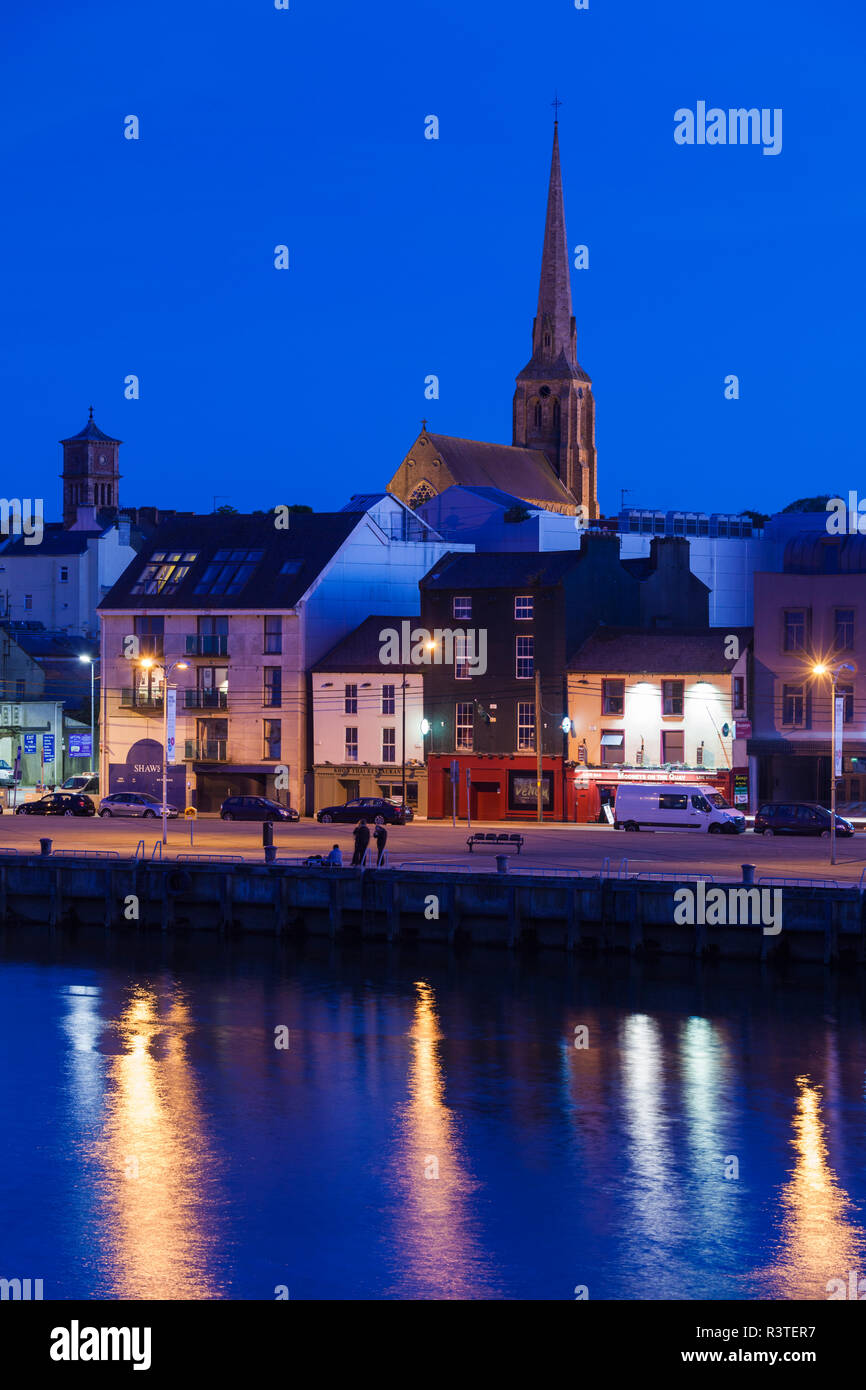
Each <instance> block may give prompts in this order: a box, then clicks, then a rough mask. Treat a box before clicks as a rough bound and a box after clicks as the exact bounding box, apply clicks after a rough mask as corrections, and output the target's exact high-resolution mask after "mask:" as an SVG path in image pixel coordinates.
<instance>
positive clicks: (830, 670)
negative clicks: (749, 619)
mask: <svg viewBox="0 0 866 1390" xmlns="http://www.w3.org/2000/svg"><path fill="white" fill-rule="evenodd" d="M856 670H857V668H856V666H854V665H852V663H851V662H850V661H840V662H839V663H838V665H836V666H828V665H827V663H826V662H824V661H818V662H816V664H815V665H814V666H813V667H812V675H813V676H829V677H830V863H831V864H835V863H836V776H837V773H836V682H837V680H838V678H839V674H840V672H842V671H844V672H845V673H846V674H848V675H854V674H855V673H856ZM843 724H844V713H843ZM839 732H840V739H839V751H840V754H841V745H842V739H841V732H842V731H841V729H840V731H839ZM840 763H841V758H840ZM841 771H842V768H841V766H840V767H839V772H840V773H841Z"/></svg>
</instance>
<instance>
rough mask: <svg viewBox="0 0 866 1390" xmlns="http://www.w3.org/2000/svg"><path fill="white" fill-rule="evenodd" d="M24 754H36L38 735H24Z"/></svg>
mask: <svg viewBox="0 0 866 1390" xmlns="http://www.w3.org/2000/svg"><path fill="white" fill-rule="evenodd" d="M24 752H25V753H35V752H36V735H35V734H25V735H24Z"/></svg>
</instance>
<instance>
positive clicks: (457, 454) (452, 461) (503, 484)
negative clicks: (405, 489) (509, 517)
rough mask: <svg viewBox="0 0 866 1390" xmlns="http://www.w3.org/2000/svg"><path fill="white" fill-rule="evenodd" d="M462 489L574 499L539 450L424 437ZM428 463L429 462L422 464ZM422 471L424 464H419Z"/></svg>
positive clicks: (570, 501)
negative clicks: (484, 488) (488, 489)
mask: <svg viewBox="0 0 866 1390" xmlns="http://www.w3.org/2000/svg"><path fill="white" fill-rule="evenodd" d="M419 439H427V440H428V441H429V443H430V444H432V446H433V448H434V449H435V450H436V452H437V453H438V454H439V457H440V458H441V459H442V460H443V462H444V463H445V464H446V465H447V467H448V470H449V472H450V473H451V475H452V477H453V478H454V479H455V481H456V482H458V483H460V484H461V485H462V486H463V487H492V488H495V489H496V490H497V491H498V492H505V493H511V494H512V495H513V496H514V497H515V498H517V499H523V498H527V497H531V498H533V499H534V500H536V501H539V502H558V503H560V504H562V503H565V504H567V505H568V506H571V507H573V506H574V505H575V502H574V498H573V497H572V495H571V493H570V492H569V491H568V489H567V487H566V486H565V484H564V483H563V482H561V480H560V479H559V478H558V477H557V476H556V473H555V472H554V470H553V468H552V467H551V465H550V463H549V462H548V459H547V455H546V454H544V453H542V451H541V450H540V449H521V448H518V447H517V446H516V445H513V444H487V443H485V442H484V441H482V440H479V439H460V438H458V437H456V436H454V435H449V434H422V435H420V436H419ZM423 462H424V463H426V462H427V460H426V459H424V460H423ZM417 463H418V465H419V469H420V467H421V466H422V460H421V459H420V458H419V459H418V460H417Z"/></svg>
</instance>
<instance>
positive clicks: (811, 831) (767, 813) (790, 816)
mask: <svg viewBox="0 0 866 1390" xmlns="http://www.w3.org/2000/svg"><path fill="white" fill-rule="evenodd" d="M830 825H831V821H830V812H829V811H828V810H827V808H826V807H825V806H821V805H819V804H818V803H817V802H814V801H765V802H763V803H762V804H761V805H760V806H759V807H758V809H757V811H756V812H755V834H756V835H766V836H767V837H768V838H769V837H770V836H772V835H820V836H821V838H822V839H829V838H830ZM836 834H837V835H839V836H841V837H844V838H845V839H847V838H848V837H849V836H851V835H853V834H854V826H853V825H852V823H851V821H849V820H846V819H845V817H844V816H840V815H839V814H838V813H837V815H836Z"/></svg>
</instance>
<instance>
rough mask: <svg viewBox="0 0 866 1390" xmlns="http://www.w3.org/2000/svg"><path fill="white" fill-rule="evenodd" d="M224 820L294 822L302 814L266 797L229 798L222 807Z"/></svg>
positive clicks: (221, 812)
mask: <svg viewBox="0 0 866 1390" xmlns="http://www.w3.org/2000/svg"><path fill="white" fill-rule="evenodd" d="M220 816H221V817H222V819H223V820H258V821H276V820H283V821H292V820H300V819H301V817H300V814H299V812H298V811H296V810H295V809H294V807H292V806H281V805H280V803H279V802H278V801H271V800H270V799H269V798H268V797H266V796H227V797H226V799H225V801H224V802H223V804H222V806H221V807H220Z"/></svg>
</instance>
